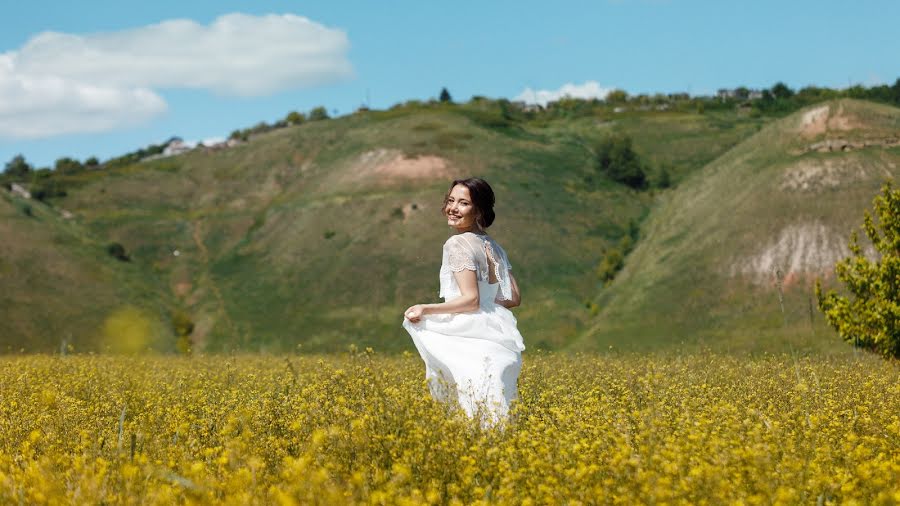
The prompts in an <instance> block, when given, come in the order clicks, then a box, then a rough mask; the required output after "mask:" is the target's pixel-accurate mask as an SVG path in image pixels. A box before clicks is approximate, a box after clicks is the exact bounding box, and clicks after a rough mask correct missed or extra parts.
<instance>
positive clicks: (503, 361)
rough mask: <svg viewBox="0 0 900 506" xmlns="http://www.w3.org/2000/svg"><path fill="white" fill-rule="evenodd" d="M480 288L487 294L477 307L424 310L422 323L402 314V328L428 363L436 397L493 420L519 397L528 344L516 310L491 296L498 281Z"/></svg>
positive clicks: (491, 422) (474, 415) (500, 417)
mask: <svg viewBox="0 0 900 506" xmlns="http://www.w3.org/2000/svg"><path fill="white" fill-rule="evenodd" d="M479 284H482V283H479ZM484 285H487V283H484ZM480 288H483V289H482V294H483V295H485V297H482V302H481V306H480V307H479V309H478V310H476V311H473V312H470V313H456V314H435V315H425V316H423V317H422V318H421V320H420V321H419V322H418V323H412V322H410V321H409V320H405V319H404V321H403V327H404V328H405V329H406V331H407V332H409V335H410V337H411V338H412V340H413V343H414V344H415V346H416V349H417V350H418V351H419V355H421V357H422V360H423V361H424V362H425V377H426V379H427V381H428V387H429V390H430V391H431V395H432V397H433V398H434V399H436V400H438V401H441V402H445V403H449V404H453V403H458V404H459V406H460V407H461V408H462V409H463V411H464V412H465V413H466V415H468V416H469V417H470V418H477V419H479V421H480V422H482V424H483V425H494V424H496V423H497V422H499V421H500V420H503V419H506V417H507V415H508V414H509V410H510V406H511V405H512V403H513V402H514V401H515V400H516V399H517V398H518V385H517V383H518V378H519V372H520V371H521V369H522V350H524V349H525V347H524V345H523V343H522V336H521V334H520V333H519V331H518V329H517V328H516V318H515V316H513V314H512V312H511V311H509V310H508V309H507V308H505V307H503V306H500V305H497V304H496V303H494V301H493V297H487V295H492V294H493V293H496V292H495V290H491V288H494V286H490V285H488V286H484V287H480ZM485 292H487V293H485Z"/></svg>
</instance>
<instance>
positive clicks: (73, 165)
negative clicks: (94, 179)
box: [53, 156, 84, 174]
mask: <svg viewBox="0 0 900 506" xmlns="http://www.w3.org/2000/svg"><path fill="white" fill-rule="evenodd" d="M53 169H54V170H56V171H57V172H59V173H60V174H65V173H74V172H80V171H82V170H84V165H82V164H81V162H79V161H78V160H76V159H74V158H69V157H68V156H64V157H62V158H59V159H57V160H56V164H55V165H54V166H53Z"/></svg>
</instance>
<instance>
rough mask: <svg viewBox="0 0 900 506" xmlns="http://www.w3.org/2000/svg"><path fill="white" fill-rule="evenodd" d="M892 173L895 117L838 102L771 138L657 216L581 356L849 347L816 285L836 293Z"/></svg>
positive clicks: (898, 121) (697, 178) (660, 207)
mask: <svg viewBox="0 0 900 506" xmlns="http://www.w3.org/2000/svg"><path fill="white" fill-rule="evenodd" d="M898 173H900V110H898V109H897V108H893V107H890V106H883V105H877V104H873V103H869V102H861V101H854V100H840V101H832V102H827V103H824V104H819V105H815V106H812V107H809V108H806V109H803V110H801V111H799V112H797V113H794V114H792V115H790V116H788V117H786V118H783V119H781V120H778V121H776V122H774V123H772V124H770V125H769V126H767V127H765V128H764V129H762V130H761V131H760V132H759V133H757V134H756V135H754V136H753V137H751V138H749V139H747V140H746V141H744V142H742V143H741V144H740V145H738V146H737V147H735V148H734V149H731V150H729V151H728V152H727V153H725V154H724V155H722V156H721V157H719V158H717V159H716V160H715V161H713V162H711V163H709V164H708V165H707V166H706V167H704V168H703V170H701V171H698V172H696V173H694V174H693V175H691V176H690V177H689V178H687V179H686V180H685V181H684V183H683V184H681V185H680V186H679V187H678V188H677V189H675V190H673V191H671V192H669V193H668V194H667V195H665V196H664V197H663V198H661V199H660V200H659V201H658V202H657V203H655V204H654V206H653V210H652V212H651V213H650V216H649V218H648V219H647V221H646V222H645V225H644V227H643V229H642V237H643V239H642V240H641V241H640V242H639V243H638V244H637V246H636V248H635V249H634V251H633V253H632V254H631V255H630V257H629V258H628V259H627V262H626V266H625V268H624V269H623V271H622V272H621V273H620V275H619V276H618V277H617V278H616V279H615V281H614V282H613V283H612V285H611V286H609V287H607V288H605V289H603V290H602V291H601V292H600V294H599V295H598V298H597V303H598V304H599V305H600V307H601V308H602V309H601V312H600V314H599V316H598V319H597V321H596V322H595V324H594V327H593V328H591V329H590V330H588V331H587V332H585V333H584V334H583V335H582V336H581V337H580V338H579V339H578V342H577V343H576V345H575V348H576V349H596V348H606V347H609V346H613V347H624V348H645V347H659V346H667V345H682V344H701V345H709V346H714V347H716V348H717V349H750V350H766V349H769V350H772V349H788V348H793V349H817V350H833V349H836V347H840V346H842V345H841V344H840V343H839V340H837V339H836V338H835V337H834V335H833V333H832V332H831V331H829V330H828V329H827V328H825V326H824V323H823V322H822V318H821V315H820V314H819V312H818V310H817V309H816V308H815V301H814V296H813V292H812V287H813V283H814V280H815V278H816V277H822V278H823V279H824V280H825V281H826V283H829V282H830V283H832V284H833V283H834V279H833V274H832V273H833V265H834V262H835V261H836V260H838V259H840V258H842V257H843V256H845V255H846V254H847V249H846V245H847V241H848V238H849V235H850V232H851V230H854V229H858V227H859V225H860V224H861V223H862V215H863V211H864V210H866V209H868V208H870V207H871V201H872V198H873V197H874V196H875V195H876V194H877V193H878V191H879V188H880V186H881V184H882V183H883V182H884V181H885V179H887V178H891V177H895V176H897V175H898ZM782 306H783V309H782Z"/></svg>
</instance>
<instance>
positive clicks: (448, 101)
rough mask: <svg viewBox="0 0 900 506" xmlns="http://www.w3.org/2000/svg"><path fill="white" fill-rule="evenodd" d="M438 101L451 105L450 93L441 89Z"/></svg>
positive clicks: (445, 89)
mask: <svg viewBox="0 0 900 506" xmlns="http://www.w3.org/2000/svg"><path fill="white" fill-rule="evenodd" d="M440 101H441V102H443V103H446V104H452V103H453V97H451V96H450V92H449V91H447V88H441V96H440Z"/></svg>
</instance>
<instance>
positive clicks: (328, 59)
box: [0, 14, 353, 138]
mask: <svg viewBox="0 0 900 506" xmlns="http://www.w3.org/2000/svg"><path fill="white" fill-rule="evenodd" d="M348 50H349V41H348V39H347V36H346V34H345V33H344V32H342V31H340V30H335V29H331V28H327V27H325V26H323V25H320V24H318V23H315V22H313V21H311V20H309V19H307V18H304V17H300V16H295V15H292V14H285V15H266V16H249V15H245V14H228V15H225V16H222V17H219V18H218V19H216V20H215V21H213V22H212V23H211V24H210V25H208V26H204V25H200V24H198V23H196V22H194V21H190V20H186V19H176V20H169V21H164V22H161V23H158V24H155V25H149V26H145V27H141V28H136V29H131V30H123V31H119V32H110V33H99V34H91V35H73V34H65V33H57V32H45V33H41V34H39V35H37V36H35V37H33V38H32V39H31V40H29V41H28V42H27V43H26V44H25V45H24V46H22V47H21V48H20V49H19V50H17V51H11V52H7V53H3V54H0V136H3V137H12V138H35V137H47V136H51V135H58V134H62V133H72V132H95V131H101V130H108V129H113V128H117V127H121V126H127V125H131V124H136V123H141V122H145V121H147V120H149V119H150V118H152V117H154V116H156V115H158V114H160V113H162V112H164V111H165V110H166V103H165V101H164V100H163V99H162V97H160V95H159V94H158V90H163V89H173V88H192V89H205V90H210V91H213V92H215V93H219V94H223V95H238V96H258V95H266V94H271V93H274V92H277V91H282V90H287V89H293V88H301V87H309V86H317V85H323V84H327V83H331V82H336V81H339V80H342V79H346V78H348V77H350V76H352V74H353V69H352V66H351V65H350V62H349V60H347V57H346V55H347V51H348Z"/></svg>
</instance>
